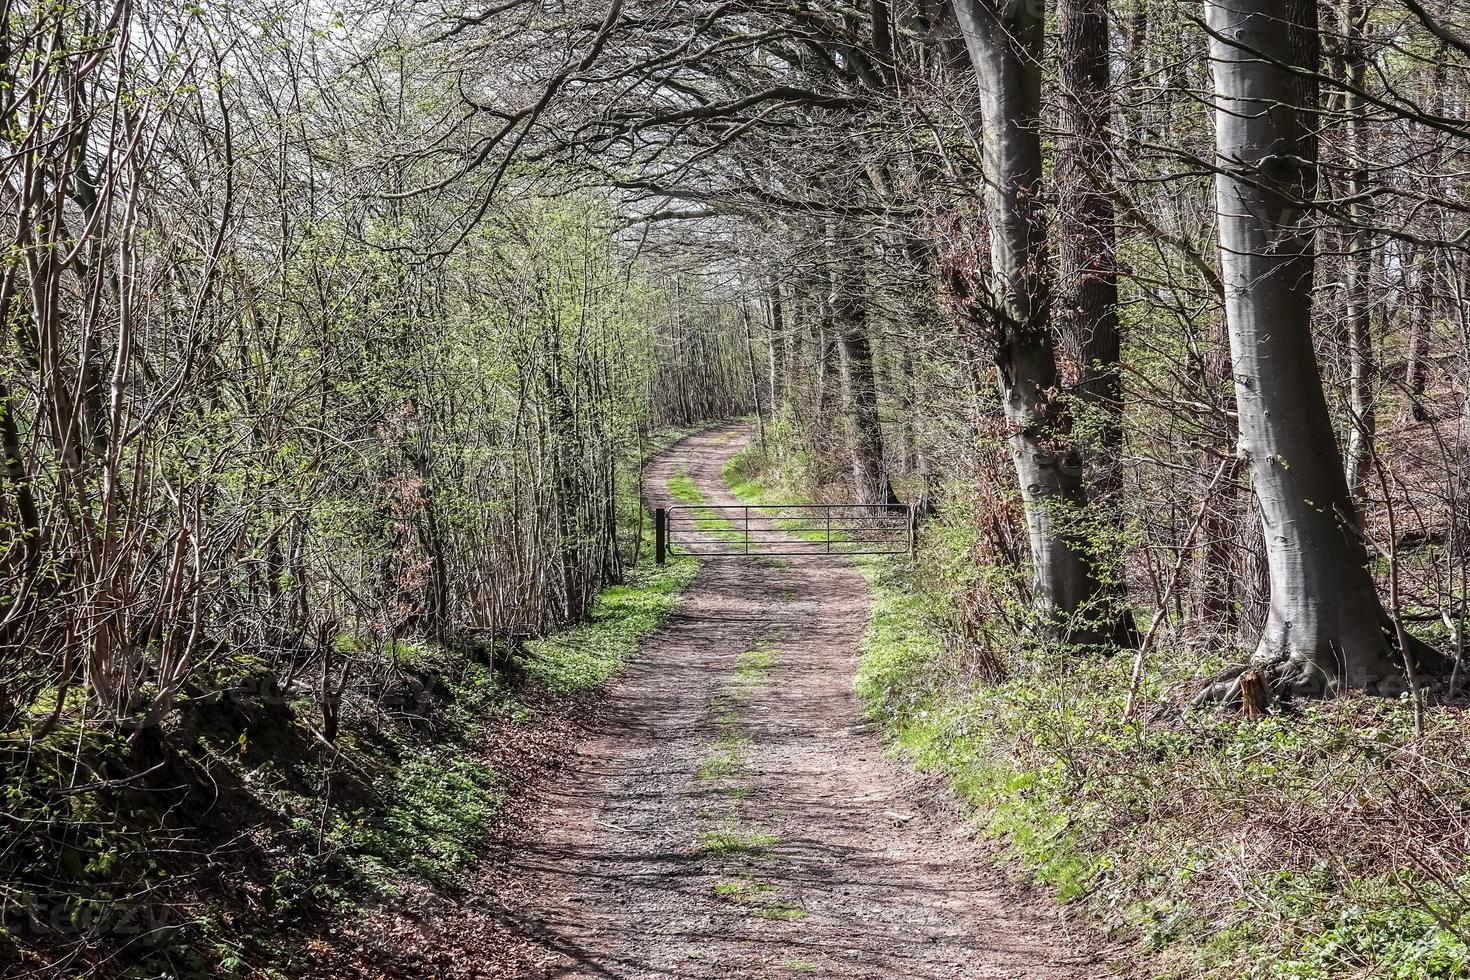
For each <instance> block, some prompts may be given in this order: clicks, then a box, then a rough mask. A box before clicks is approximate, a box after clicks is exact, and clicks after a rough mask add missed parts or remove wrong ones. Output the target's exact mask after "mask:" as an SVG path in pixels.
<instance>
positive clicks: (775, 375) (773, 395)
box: [767, 283, 787, 422]
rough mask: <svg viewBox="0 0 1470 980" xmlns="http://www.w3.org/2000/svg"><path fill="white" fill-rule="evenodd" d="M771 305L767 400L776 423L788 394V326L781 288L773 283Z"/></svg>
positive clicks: (770, 292) (770, 291) (772, 418)
mask: <svg viewBox="0 0 1470 980" xmlns="http://www.w3.org/2000/svg"><path fill="white" fill-rule="evenodd" d="M768 303H769V304H770V315H771V319H770V329H771V348H770V355H771V363H770V368H769V375H770V378H769V381H768V382H767V400H768V402H769V407H770V412H771V421H772V422H775V421H776V419H777V418H779V417H780V415H781V399H782V398H783V396H784V395H785V394H786V391H785V384H784V378H785V373H786V356H787V355H786V325H785V322H784V317H783V315H782V314H783V312H784V311H783V310H782V307H781V287H780V286H779V285H778V284H775V283H772V284H771V287H770V290H769V299H768Z"/></svg>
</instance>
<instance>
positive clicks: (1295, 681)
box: [1190, 657, 1336, 715]
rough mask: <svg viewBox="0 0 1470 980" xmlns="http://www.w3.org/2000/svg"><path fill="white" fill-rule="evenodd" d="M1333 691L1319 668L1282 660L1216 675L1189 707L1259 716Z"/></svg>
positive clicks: (1332, 682) (1332, 684) (1331, 681)
mask: <svg viewBox="0 0 1470 980" xmlns="http://www.w3.org/2000/svg"><path fill="white" fill-rule="evenodd" d="M1335 688H1336V682H1335V681H1334V680H1333V679H1332V678H1331V677H1329V676H1327V675H1326V674H1324V673H1323V672H1322V670H1321V669H1320V668H1318V667H1316V666H1314V665H1312V664H1310V663H1308V662H1306V661H1304V660H1295V659H1292V658H1290V657H1282V658H1280V659H1277V660H1272V661H1268V662H1266V663H1261V664H1246V665H1244V666H1240V667H1231V668H1230V669H1229V670H1226V671H1224V672H1223V673H1220V674H1216V675H1215V676H1214V677H1212V678H1210V680H1209V681H1208V682H1207V683H1206V684H1205V686H1204V688H1203V689H1202V690H1201V691H1200V692H1199V693H1198V694H1197V695H1195V698H1194V701H1193V702H1191V704H1190V707H1192V708H1199V707H1203V706H1204V705H1207V704H1219V705H1224V706H1225V707H1231V708H1242V709H1243V710H1244V711H1245V712H1246V714H1248V715H1260V714H1264V713H1265V712H1266V711H1267V710H1269V709H1270V708H1271V707H1272V706H1273V705H1277V704H1282V703H1284V702H1288V701H1291V700H1293V699H1295V698H1320V697H1323V696H1325V695H1326V694H1328V693H1330V692H1331V691H1332V690H1334V689H1335Z"/></svg>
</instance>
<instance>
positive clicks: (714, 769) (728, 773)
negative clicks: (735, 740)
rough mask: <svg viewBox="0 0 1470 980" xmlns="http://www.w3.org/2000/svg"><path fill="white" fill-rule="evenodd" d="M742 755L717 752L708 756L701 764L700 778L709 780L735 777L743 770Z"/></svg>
mask: <svg viewBox="0 0 1470 980" xmlns="http://www.w3.org/2000/svg"><path fill="white" fill-rule="evenodd" d="M741 768H742V767H741V764H740V757H739V756H737V755H736V754H735V753H733V752H717V753H715V754H714V755H710V756H706V757H705V759H704V761H703V762H701V763H700V765H699V778H700V779H703V780H705V781H707V782H715V781H718V780H725V779H733V778H734V777H736V776H738V775H740V772H741Z"/></svg>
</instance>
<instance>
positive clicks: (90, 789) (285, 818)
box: [0, 549, 698, 978]
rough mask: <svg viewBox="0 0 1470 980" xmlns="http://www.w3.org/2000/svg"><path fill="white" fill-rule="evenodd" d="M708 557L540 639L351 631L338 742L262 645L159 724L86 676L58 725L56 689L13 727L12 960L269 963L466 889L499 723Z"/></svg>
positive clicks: (609, 643)
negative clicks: (399, 904)
mask: <svg viewBox="0 0 1470 980" xmlns="http://www.w3.org/2000/svg"><path fill="white" fill-rule="evenodd" d="M650 551H651V549H645V550H644V553H645V554H648V553H649V552H650ZM697 568H698V565H697V562H695V561H694V560H692V559H688V558H685V559H680V560H675V561H673V562H670V563H669V564H668V565H666V566H663V567H658V566H655V565H654V564H653V563H652V561H651V560H647V561H644V562H642V563H639V564H636V565H635V566H634V567H633V568H631V569H630V570H629V571H628V572H627V573H626V574H625V576H624V580H623V582H622V583H621V584H617V585H613V586H610V587H608V588H605V589H603V590H602V591H601V592H600V593H599V594H598V596H597V597H596V599H595V601H594V603H593V605H592V609H591V612H590V615H589V617H588V619H587V620H586V621H585V622H583V623H581V624H579V625H576V626H573V627H571V628H569V629H566V630H564V631H561V632H558V633H555V634H552V635H550V636H547V637H544V638H541V639H535V640H530V641H527V642H525V643H524V644H523V645H522V646H519V647H516V646H506V645H505V644H504V643H503V642H501V641H497V642H496V643H495V644H493V645H492V644H491V643H490V642H489V641H488V640H486V641H481V640H476V639H473V638H471V637H462V638H459V639H457V640H455V641H454V642H450V643H436V642H431V641H427V640H396V641H392V642H387V643H382V644H379V645H377V646H372V645H370V644H368V643H366V642H364V641H363V640H361V639H360V638H358V637H354V636H348V635H344V636H342V637H339V638H338V639H337V640H336V641H335V642H334V644H333V650H334V654H335V656H336V657H337V658H339V663H341V662H348V661H350V662H351V664H352V665H353V666H352V675H351V681H350V683H348V684H347V685H346V686H345V688H344V690H343V692H342V695H341V697H340V700H339V701H338V702H337V704H338V707H337V714H338V715H340V718H341V723H340V728H339V730H338V733H337V736H336V739H335V741H334V742H332V743H330V744H329V743H328V742H327V740H326V739H325V738H324V736H323V734H322V733H323V731H324V730H325V727H324V725H325V719H324V716H323V713H322V710H321V700H320V696H319V695H320V690H319V679H318V678H314V677H308V678H306V679H303V678H302V677H300V676H298V677H295V678H282V677H280V676H277V674H276V673H275V672H274V671H273V670H272V669H271V668H270V667H269V666H268V665H267V663H266V661H265V660H263V659H261V658H259V657H255V656H251V655H249V654H246V653H243V652H240V653H226V654H221V655H220V656H219V657H218V658H217V660H216V663H215V665H214V667H213V669H212V671H211V674H210V676H209V677H208V678H206V679H205V681H204V682H201V683H200V684H199V685H197V686H196V687H195V688H193V689H191V690H190V691H188V692H187V696H185V697H183V698H181V699H180V700H179V702H178V705H177V708H176V710H175V711H174V712H173V713H172V714H171V715H170V716H169V717H168V718H167V719H166V720H165V723H164V724H162V725H158V726H153V727H149V728H145V729H141V730H130V729H127V728H121V729H119V728H115V727H104V726H101V725H98V724H97V723H95V722H94V721H92V720H90V719H89V718H88V717H87V715H86V714H85V709H86V705H85V703H84V702H83V701H81V700H79V699H76V698H74V697H72V696H71V694H70V693H68V695H67V704H66V705H64V706H63V710H62V711H61V712H59V714H58V715H57V719H58V721H57V723H56V724H55V725H54V727H52V728H51V729H50V730H49V731H47V730H44V728H43V727H39V726H40V724H41V721H42V720H43V719H46V718H49V717H50V715H51V713H52V710H53V709H54V708H55V706H56V705H55V694H54V693H52V694H51V695H50V699H49V700H47V699H46V698H42V699H41V700H40V701H39V702H38V703H37V704H35V705H31V706H30V707H29V709H28V710H27V712H26V713H25V714H24V715H22V716H21V717H20V718H19V719H18V721H19V724H15V727H13V728H12V730H10V731H7V732H3V733H0V779H3V783H4V806H3V810H4V815H5V817H6V821H7V825H8V826H9V827H10V829H11V830H12V831H14V833H9V832H7V834H6V835H4V836H3V838H0V973H8V972H9V971H11V970H12V969H13V970H31V971H39V972H40V973H41V974H42V975H60V973H65V974H67V975H83V974H89V975H98V976H112V975H124V974H126V975H138V976H169V977H199V978H204V977H210V978H214V977H234V976H246V975H262V976H269V975H272V974H271V971H272V970H275V969H283V970H286V971H288V972H289V971H291V970H293V969H296V968H299V967H301V966H302V965H303V964H302V960H301V956H302V952H301V946H300V942H299V940H300V938H301V937H302V936H304V935H309V934H311V933H313V932H314V931H315V930H316V929H317V928H319V927H318V926H317V925H314V923H318V922H320V920H321V919H322V918H323V917H324V916H334V917H342V916H347V915H351V914H352V913H353V911H354V910H355V909H356V908H358V907H359V906H362V905H366V904H369V903H372V902H377V901H383V900H391V899H392V898H393V896H395V895H397V894H398V893H399V892H400V890H401V889H402V888H404V887H406V885H407V884H408V883H409V882H410V881H419V882H426V883H430V884H433V885H436V886H438V887H443V888H450V889H452V888H454V887H456V886H457V885H458V883H459V882H460V881H462V879H463V871H464V869H465V868H466V867H467V866H469V865H471V864H472V863H473V862H474V861H476V860H477V859H478V856H479V853H480V849H481V846H482V842H483V840H484V838H485V834H486V832H487V831H488V829H489V828H490V827H491V825H492V824H493V822H494V821H495V820H496V819H497V817H498V815H499V814H500V812H501V809H502V807H503V804H504V802H505V796H506V792H507V787H506V785H505V784H504V780H503V778H502V776H501V774H500V773H499V772H497V771H496V766H497V764H498V763H497V759H498V758H500V754H499V753H500V749H501V746H500V744H499V742H498V741H497V740H498V739H500V738H501V737H502V736H507V735H508V733H511V732H512V731H513V729H514V726H515V725H516V724H517V723H518V722H520V721H523V720H525V719H528V718H531V719H533V718H534V705H537V704H541V703H544V701H545V699H546V697H547V696H548V695H550V696H553V697H562V698H564V697H566V696H574V695H579V694H584V693H586V692H589V691H592V690H594V689H596V688H598V687H599V686H601V685H602V684H604V683H605V682H606V681H607V680H608V679H609V678H610V677H611V676H612V675H613V674H614V673H616V672H617V671H618V670H619V669H620V668H621V667H622V666H623V665H624V664H625V663H626V662H627V661H628V660H629V658H630V657H631V656H633V655H634V653H635V652H636V650H637V646H638V643H639V641H640V640H641V639H643V638H644V637H646V636H647V635H648V634H649V633H651V632H652V631H653V630H655V629H656V628H657V627H658V626H659V625H660V624H661V623H662V622H663V621H664V620H665V619H666V618H667V617H668V616H669V615H670V614H671V613H672V611H673V609H674V607H675V605H676V604H677V601H678V595H679V592H680V591H681V590H683V589H684V588H685V587H686V586H688V585H689V584H690V582H691V581H692V580H693V577H694V575H695V573H696V571H697ZM74 701H75V704H73V702H74ZM13 724H14V723H13ZM492 733H494V734H493V735H492ZM511 737H513V736H511ZM48 971H49V972H48ZM58 971H60V973H58Z"/></svg>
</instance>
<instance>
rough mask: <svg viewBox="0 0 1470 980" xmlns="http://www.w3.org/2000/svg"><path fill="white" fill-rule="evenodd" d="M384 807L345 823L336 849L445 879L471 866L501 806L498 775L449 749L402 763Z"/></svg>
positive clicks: (391, 781) (385, 790)
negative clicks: (496, 777) (355, 822)
mask: <svg viewBox="0 0 1470 980" xmlns="http://www.w3.org/2000/svg"><path fill="white" fill-rule="evenodd" d="M381 793H382V798H383V803H382V808H381V810H380V811H379V812H377V813H375V814H373V815H371V816H370V817H368V818H367V819H366V820H364V821H363V822H362V823H359V824H357V825H356V826H354V825H353V823H352V822H350V821H346V820H341V821H339V823H338V828H337V831H336V833H335V835H334V836H335V843H337V844H338V845H339V846H344V847H350V848H352V849H353V850H354V851H356V852H358V853H360V854H361V855H362V856H363V857H365V858H367V859H368V860H369V862H370V863H371V862H377V863H380V865H381V866H382V867H383V868H385V869H387V870H390V871H392V872H410V873H413V874H417V875H421V876H423V877H426V878H431V879H436V880H447V876H448V875H449V874H451V873H452V872H453V871H454V870H455V869H457V868H459V867H461V866H463V865H465V864H467V863H469V862H470V861H471V860H472V859H473V858H474V856H475V854H476V852H477V849H478V847H479V844H480V842H481V840H482V838H483V837H484V833H485V831H486V829H487V828H488V827H489V826H490V823H491V821H493V820H494V819H495V816H496V815H497V814H498V813H499V812H500V807H501V804H502V802H503V799H502V796H501V794H500V791H499V789H498V787H497V784H496V779H495V774H494V773H493V772H491V771H490V770H489V769H488V768H487V767H486V766H485V765H484V764H483V763H481V762H478V761H475V760H474V759H470V758H465V757H464V756H462V755H460V754H458V753H456V752H454V751H451V750H447V749H439V750H435V751H430V752H428V753H424V754H418V755H414V756H412V757H409V758H407V759H405V760H404V761H403V764H402V765H401V766H400V767H399V768H398V770H397V771H396V772H395V773H393V775H392V776H391V778H389V779H388V780H387V781H386V783H385V784H384V785H383V786H382V787H381Z"/></svg>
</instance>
